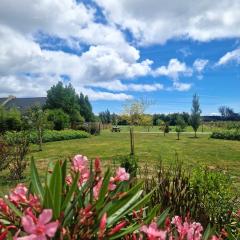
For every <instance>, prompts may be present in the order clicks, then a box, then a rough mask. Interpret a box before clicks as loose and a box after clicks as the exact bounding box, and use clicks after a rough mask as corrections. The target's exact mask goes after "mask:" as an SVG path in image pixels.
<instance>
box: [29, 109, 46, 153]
mask: <svg viewBox="0 0 240 240" xmlns="http://www.w3.org/2000/svg"><path fill="white" fill-rule="evenodd" d="M30 119H31V122H32V127H33V129H35V130H36V131H37V137H38V146H39V151H42V139H43V131H44V128H45V127H46V125H47V115H46V113H45V112H44V111H43V110H42V108H41V107H40V106H37V105H36V106H33V107H32V108H31V109H30Z"/></svg>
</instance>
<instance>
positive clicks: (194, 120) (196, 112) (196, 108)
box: [190, 94, 201, 138]
mask: <svg viewBox="0 0 240 240" xmlns="http://www.w3.org/2000/svg"><path fill="white" fill-rule="evenodd" d="M190 124H191V126H192V128H193V130H194V132H195V138H196V137H197V130H198V128H199V126H200V124H201V109H200V103H199V97H198V96H197V94H194V95H193V100H192V110H191V116H190Z"/></svg>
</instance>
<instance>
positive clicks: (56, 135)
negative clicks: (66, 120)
mask: <svg viewBox="0 0 240 240" xmlns="http://www.w3.org/2000/svg"><path fill="white" fill-rule="evenodd" d="M19 134H20V132H7V133H6V134H5V137H6V139H9V138H12V137H14V136H16V135H19ZM87 137H89V134H88V133H86V132H84V131H78V130H62V131H57V130H46V131H45V132H44V135H43V142H54V141H62V140H70V139H80V138H87ZM30 142H31V143H38V136H37V132H35V131H32V132H31V133H30Z"/></svg>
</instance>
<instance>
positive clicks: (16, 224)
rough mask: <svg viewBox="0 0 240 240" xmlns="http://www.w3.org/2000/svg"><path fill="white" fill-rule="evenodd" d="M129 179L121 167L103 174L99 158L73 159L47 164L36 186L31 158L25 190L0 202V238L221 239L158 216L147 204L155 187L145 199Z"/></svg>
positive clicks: (175, 219)
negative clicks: (29, 173) (42, 176)
mask: <svg viewBox="0 0 240 240" xmlns="http://www.w3.org/2000/svg"><path fill="white" fill-rule="evenodd" d="M67 169H70V171H69V172H68V170H67ZM129 178H130V176H129V173H127V172H126V170H125V169H124V168H121V167H120V168H117V170H116V172H115V173H114V174H112V173H111V172H110V170H107V171H106V172H105V173H103V172H102V169H101V166H100V160H99V159H98V158H97V159H96V160H95V162H94V164H93V163H92V162H90V163H89V162H88V159H87V157H85V156H82V155H76V156H75V157H74V158H73V159H72V162H71V168H68V167H67V161H57V162H56V163H55V164H54V165H53V164H51V165H50V166H49V169H48V171H47V174H46V177H45V180H44V181H43V182H41V181H40V178H39V175H38V171H37V167H36V166H35V163H34V160H33V159H32V161H31V181H30V185H29V187H28V188H27V187H26V186H25V185H23V184H19V185H17V187H16V188H15V189H13V190H12V191H11V192H10V193H9V194H8V195H6V196H4V198H1V199H0V239H2V240H3V239H14V240H40V239H41V240H48V239H52V240H78V239H85V240H90V239H99V240H104V239H110V240H111V239H126V240H127V239H139V240H141V239H150V240H165V239H166V240H167V239H172V240H174V239H179V240H180V239H181V240H184V239H186V240H200V239H203V240H205V239H206V240H207V239H212V240H216V239H222V238H221V235H222V234H220V235H218V237H219V238H218V237H217V236H216V235H213V234H215V231H214V230H213V229H211V228H210V226H208V227H207V228H206V231H205V232H204V231H203V227H202V225H201V224H200V223H198V222H194V221H193V220H192V219H191V218H190V216H187V217H185V218H182V217H180V216H174V215H173V216H172V215H171V214H170V213H169V209H166V210H164V211H161V213H160V214H157V213H159V209H160V205H155V206H154V207H149V205H148V202H149V200H150V198H151V195H152V193H153V192H154V189H153V190H152V191H151V192H150V193H148V194H145V195H144V191H143V189H142V182H138V183H136V184H134V186H133V187H130V182H129ZM170 217H171V218H170Z"/></svg>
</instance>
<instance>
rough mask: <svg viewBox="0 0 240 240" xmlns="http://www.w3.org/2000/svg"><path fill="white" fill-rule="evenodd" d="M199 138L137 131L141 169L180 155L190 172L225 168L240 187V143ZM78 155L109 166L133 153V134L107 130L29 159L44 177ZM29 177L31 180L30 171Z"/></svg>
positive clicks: (5, 183)
mask: <svg viewBox="0 0 240 240" xmlns="http://www.w3.org/2000/svg"><path fill="white" fill-rule="evenodd" d="M198 136H199V137H198V138H196V139H195V138H193V134H189V133H188V134H182V135H181V139H180V140H179V141H178V140H176V135H175V134H168V135H167V136H166V137H164V136H163V134H162V133H140V132H138V131H136V132H135V149H136V154H137V155H138V157H139V162H140V165H142V166H143V165H144V164H147V165H148V166H154V164H155V163H157V162H158V161H160V159H162V161H163V162H164V163H165V164H169V163H173V162H174V161H175V159H176V154H177V155H178V158H179V160H182V161H183V162H184V163H185V165H186V167H188V168H189V169H191V167H193V166H196V165H197V164H203V165H207V166H211V167H220V168H224V169H226V170H227V171H229V172H230V173H231V174H232V175H233V176H234V177H235V181H236V182H239V183H240V164H239V163H240V142H239V141H229V140H218V139H210V138H209V135H208V134H200V133H199V135H198ZM78 153H80V154H84V155H86V156H88V157H89V158H95V157H96V156H99V157H101V159H102V160H103V163H104V164H105V165H109V164H111V163H112V161H111V159H112V158H113V157H114V156H116V155H120V154H128V153H129V134H128V133H127V132H124V131H123V132H121V133H111V132H110V131H109V130H105V131H102V133H101V135H100V136H92V137H90V138H87V139H77V140H68V141H61V142H51V143H45V144H43V151H42V152H38V151H37V146H36V145H32V147H31V152H30V153H29V157H30V156H33V157H34V159H35V160H36V163H37V166H38V170H39V171H40V172H41V175H42V176H44V173H45V172H46V168H47V165H48V163H49V161H51V160H56V159H65V158H67V157H71V156H73V155H74V154H78ZM26 175H27V176H29V169H27V171H26ZM0 181H1V185H0V192H5V191H6V189H8V188H9V181H6V175H4V173H2V176H1V178H0Z"/></svg>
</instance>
